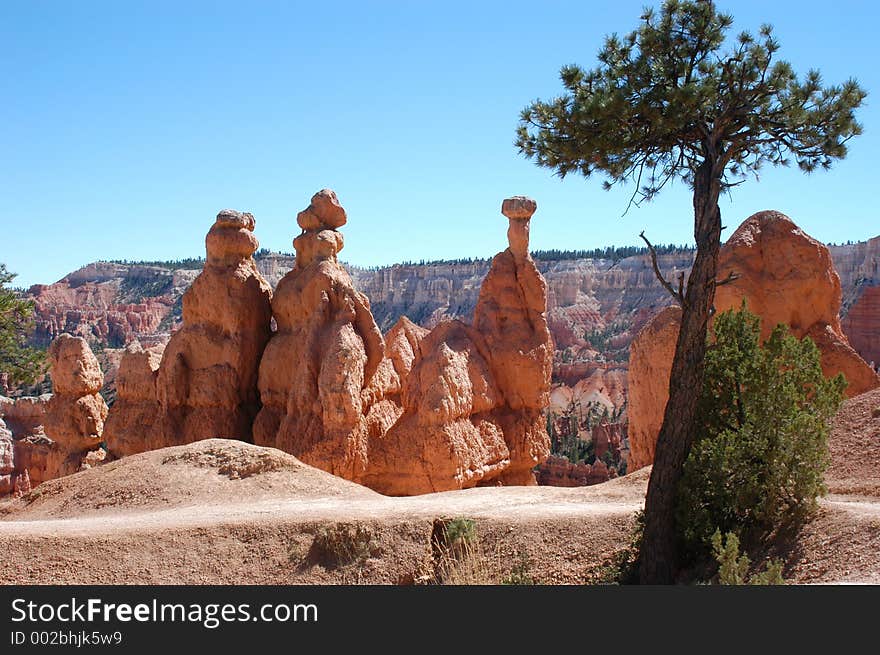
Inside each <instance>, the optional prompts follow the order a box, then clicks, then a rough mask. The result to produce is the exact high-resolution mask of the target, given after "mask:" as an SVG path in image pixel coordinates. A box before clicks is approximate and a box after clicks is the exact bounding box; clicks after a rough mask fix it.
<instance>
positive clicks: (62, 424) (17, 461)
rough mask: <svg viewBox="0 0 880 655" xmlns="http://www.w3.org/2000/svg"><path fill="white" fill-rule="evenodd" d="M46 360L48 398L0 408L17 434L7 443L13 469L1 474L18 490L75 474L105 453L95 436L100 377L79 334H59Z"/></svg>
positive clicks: (100, 416) (101, 414)
mask: <svg viewBox="0 0 880 655" xmlns="http://www.w3.org/2000/svg"><path fill="white" fill-rule="evenodd" d="M49 364H50V367H51V376H52V391H53V394H52V395H51V396H41V397H39V398H22V399H19V400H17V401H15V402H14V403H11V402H10V404H9V405H6V406H5V407H4V409H3V413H4V415H5V420H6V421H7V423H8V427H11V428H12V433H13V434H15V435H16V437H17V438H16V439H14V441H13V442H12V443H13V449H14V456H13V459H14V465H13V469H14V470H13V471H10V472H8V473H6V475H9V474H11V477H10V483H13V484H17V485H18V487H19V490H22V487H29V486H30V484H33V485H38V484H40V483H41V482H43V481H44V480H50V479H52V478H58V477H61V476H62V475H69V474H70V473H75V472H77V471H79V470H80V469H82V468H84V467H88V466H89V465H90V464H91V463H94V462H98V461H101V460H103V458H104V454H105V453H104V451H103V449H101V441H102V437H101V434H102V432H103V430H104V421H105V419H106V418H107V404H106V403H105V402H104V399H103V398H102V397H101V396H100V395H99V393H98V392H99V391H100V390H101V386H102V385H103V384H104V375H103V373H101V367H100V366H99V365H98V360H97V359H96V358H95V355H94V354H93V353H92V350H91V348H89V344H88V343H86V341H85V339H83V338H81V337H72V336H70V335H69V334H61V335H59V336H58V337H57V338H56V339H55V340H54V341H53V342H52V344H51V345H50V346H49ZM3 450H4V448H3V445H2V444H0V452H2V451H3ZM2 460H4V458H3V457H2V456H0V470H2V469H5V468H8V467H7V466H5V465H4V464H3V463H2ZM6 463H7V464H8V462H6ZM0 475H4V474H2V473H0ZM13 477H15V478H18V477H20V478H21V480H15V479H13ZM25 478H27V480H28V481H27V483H26V484H25V483H24V482H23V481H24V479H25ZM25 490H26V489H25Z"/></svg>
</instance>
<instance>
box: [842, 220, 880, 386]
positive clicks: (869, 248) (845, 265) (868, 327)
mask: <svg viewBox="0 0 880 655" xmlns="http://www.w3.org/2000/svg"><path fill="white" fill-rule="evenodd" d="M831 255H832V257H833V258H834V267H835V268H836V269H837V272H838V273H839V274H840V281H841V285H842V287H843V307H842V308H841V312H840V315H841V327H842V328H843V331H844V333H845V334H846V335H847V337H848V338H849V342H850V344H851V345H852V347H853V348H854V349H855V350H856V352H858V353H859V355H861V356H862V358H863V359H864V360H865V361H867V362H870V363H873V364H874V366H875V368H876V367H880V236H878V237H874V238H873V239H869V240H868V241H864V242H861V243H855V244H852V245H848V246H832V247H831Z"/></svg>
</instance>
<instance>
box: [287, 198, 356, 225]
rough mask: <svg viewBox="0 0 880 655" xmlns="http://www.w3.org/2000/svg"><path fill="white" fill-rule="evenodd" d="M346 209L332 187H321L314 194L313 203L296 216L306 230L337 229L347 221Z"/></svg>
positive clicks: (299, 223)
mask: <svg viewBox="0 0 880 655" xmlns="http://www.w3.org/2000/svg"><path fill="white" fill-rule="evenodd" d="M347 220H348V219H347V217H346V215H345V209H343V207H342V205H340V204H339V198H337V197H336V192H335V191H333V190H332V189H321V190H320V191H318V193H316V194H315V195H313V196H312V201H311V204H310V205H309V206H308V207H306V208H305V209H304V210H302V211H301V212H300V213H299V214H297V216H296V222H297V224H298V225H299V226H300V227H301V228H302V229H304V230H320V229H322V228H330V229H331V230H335V229H337V228H340V227H342V226H343V225H345V223H346V221H347Z"/></svg>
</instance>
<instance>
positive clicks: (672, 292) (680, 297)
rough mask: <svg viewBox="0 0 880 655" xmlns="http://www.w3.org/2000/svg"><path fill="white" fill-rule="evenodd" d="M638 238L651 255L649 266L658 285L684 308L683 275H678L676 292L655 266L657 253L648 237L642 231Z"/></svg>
mask: <svg viewBox="0 0 880 655" xmlns="http://www.w3.org/2000/svg"><path fill="white" fill-rule="evenodd" d="M639 236H640V237H641V238H642V241H644V242H645V244H646V245H647V246H648V251H649V252H650V253H651V266H652V267H653V268H654V275H655V276H656V278H657V279H658V280H659V281H660V284H662V285H663V288H664V289H666V290H667V291H668V292H669V293H670V295H671V296H672V297H673V298H674V299H675V302H677V303H678V304H679V305H680V306H681V307H684V293H683V290H684V273H681V274H679V278H678V289H679V290H678V291H676V290H675V288H674V287H673V286H672V285H671V284H670V283H669V280H667V279H666V278H665V277H663V273H662V272H661V271H660V266H659V265H658V264H657V251H656V250H655V249H654V246H653V244H652V243H651V242H650V241H648V237H646V236H645V231H644V230H642V231H641V232H640V233H639Z"/></svg>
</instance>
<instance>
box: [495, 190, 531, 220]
mask: <svg viewBox="0 0 880 655" xmlns="http://www.w3.org/2000/svg"><path fill="white" fill-rule="evenodd" d="M537 209H538V203H537V202H535V201H534V200H533V199H532V198H529V197H528V196H513V197H511V198H505V199H504V200H503V201H502V202H501V213H502V214H504V215H505V216H507V218H510V219H513V220H517V221H527V220H529V219H530V218H531V217H532V214H534V213H535V211H536V210H537Z"/></svg>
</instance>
